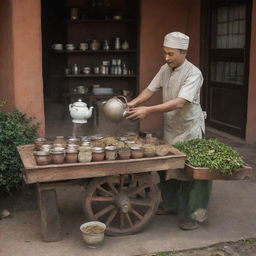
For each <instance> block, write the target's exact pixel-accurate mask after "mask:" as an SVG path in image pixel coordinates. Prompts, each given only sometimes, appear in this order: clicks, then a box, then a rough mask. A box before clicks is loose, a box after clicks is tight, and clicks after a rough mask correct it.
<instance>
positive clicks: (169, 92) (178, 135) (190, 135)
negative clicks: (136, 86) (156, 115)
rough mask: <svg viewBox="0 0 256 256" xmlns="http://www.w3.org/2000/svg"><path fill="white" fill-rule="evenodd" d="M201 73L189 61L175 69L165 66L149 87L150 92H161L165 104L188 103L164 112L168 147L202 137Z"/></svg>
mask: <svg viewBox="0 0 256 256" xmlns="http://www.w3.org/2000/svg"><path fill="white" fill-rule="evenodd" d="M202 84H203V76H202V73H201V71H200V70H199V69H198V68H197V67H196V66H194V65H193V64H192V63H190V62H189V61H187V60H185V61H184V63H183V64H182V65H181V66H179V67H178V68H176V69H174V70H173V69H172V68H171V67H169V66H168V65H167V64H165V65H163V66H162V67H161V68H160V70H159V72H158V73H157V74H156V76H155V77H154V79H153V80H152V81H151V83H150V84H149V86H148V89H149V90H151V91H154V92H155V91H157V90H159V89H162V92H163V102H167V101H170V100H172V99H175V98H177V97H179V98H183V99H186V100H187V102H186V103H185V105H184V106H183V108H181V109H177V110H173V111H170V112H166V113H164V140H165V141H166V142H168V143H169V144H171V145H172V144H175V143H176V142H180V141H185V140H190V139H194V138H201V137H202V132H204V129H205V126H204V115H203V112H202V109H201V106H200V88H201V86H202Z"/></svg>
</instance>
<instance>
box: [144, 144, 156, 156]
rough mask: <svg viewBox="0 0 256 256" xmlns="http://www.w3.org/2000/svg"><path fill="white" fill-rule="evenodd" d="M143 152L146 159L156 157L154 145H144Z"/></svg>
mask: <svg viewBox="0 0 256 256" xmlns="http://www.w3.org/2000/svg"><path fill="white" fill-rule="evenodd" d="M143 150H144V156H145V157H153V156H155V155H156V147H155V145H154V144H144V145H143Z"/></svg>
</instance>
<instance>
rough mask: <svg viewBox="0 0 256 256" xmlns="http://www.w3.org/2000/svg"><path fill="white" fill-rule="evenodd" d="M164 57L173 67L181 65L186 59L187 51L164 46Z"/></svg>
mask: <svg viewBox="0 0 256 256" xmlns="http://www.w3.org/2000/svg"><path fill="white" fill-rule="evenodd" d="M163 53H164V58H165V60H166V63H167V64H168V65H169V67H171V68H177V67H179V66H180V65H181V64H182V63H183V62H184V60H185V58H186V55H187V51H185V50H178V49H174V48H169V47H163Z"/></svg>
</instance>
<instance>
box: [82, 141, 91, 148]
mask: <svg viewBox="0 0 256 256" xmlns="http://www.w3.org/2000/svg"><path fill="white" fill-rule="evenodd" d="M81 146H82V147H83V146H84V147H90V146H91V142H90V141H82V142H81Z"/></svg>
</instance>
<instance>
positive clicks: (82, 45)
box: [79, 43, 89, 51]
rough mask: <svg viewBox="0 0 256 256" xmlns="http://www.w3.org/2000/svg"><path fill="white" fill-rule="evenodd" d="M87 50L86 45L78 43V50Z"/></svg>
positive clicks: (87, 46)
mask: <svg viewBox="0 0 256 256" xmlns="http://www.w3.org/2000/svg"><path fill="white" fill-rule="evenodd" d="M88 48H89V45H88V43H80V44H79V49H80V50H82V51H86V50H87V49H88Z"/></svg>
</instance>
